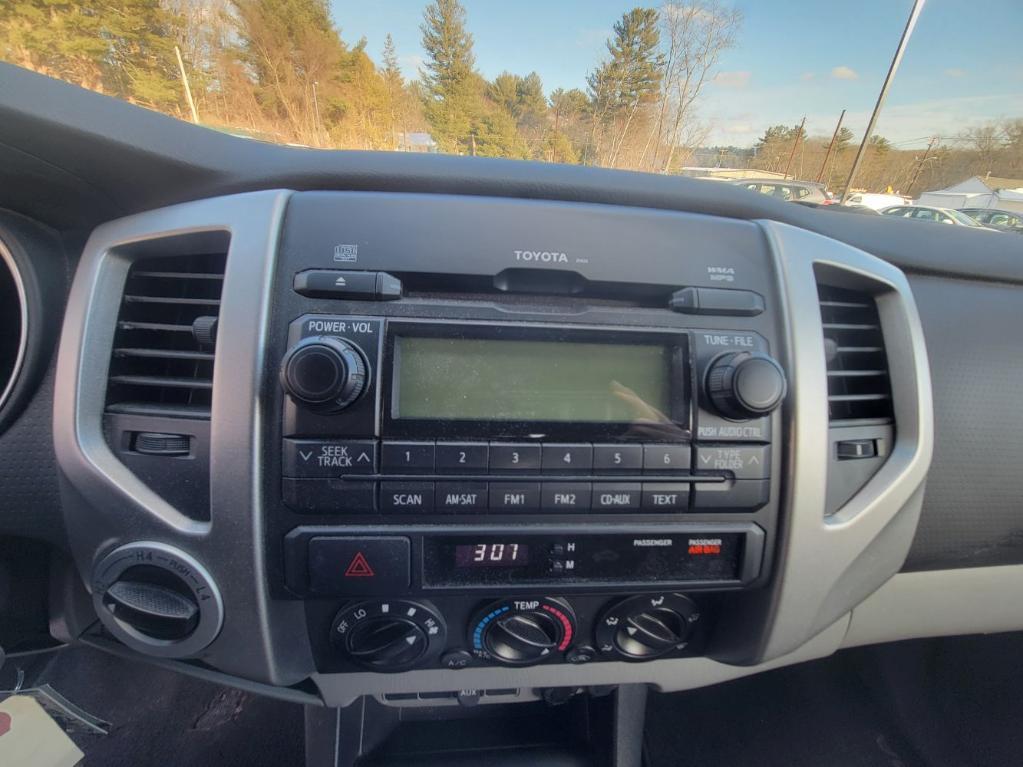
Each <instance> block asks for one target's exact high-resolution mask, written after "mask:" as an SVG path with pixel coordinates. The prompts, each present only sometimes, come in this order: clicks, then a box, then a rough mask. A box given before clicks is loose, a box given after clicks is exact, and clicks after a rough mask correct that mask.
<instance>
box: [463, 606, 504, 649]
mask: <svg viewBox="0 0 1023 767" xmlns="http://www.w3.org/2000/svg"><path fill="white" fill-rule="evenodd" d="M510 609H511V608H510V607H500V608H498V609H496V610H494V611H493V612H491V613H490V614H489V615H485V616H483V619H482V620H481V621H480V622H479V623H477V624H476V629H475V630H474V631H473V632H472V646H473V647H474V648H475V649H477V650H482V649H483V629H484V628H486V625H487V624H488V623H490V621H492V620H494V618H496V617H497V616H498V615H500V614H501V613H506V612H508V611H509V610H510Z"/></svg>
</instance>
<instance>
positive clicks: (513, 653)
mask: <svg viewBox="0 0 1023 767" xmlns="http://www.w3.org/2000/svg"><path fill="white" fill-rule="evenodd" d="M574 634H575V615H574V614H573V613H572V609H571V608H570V607H569V606H568V604H567V603H566V602H564V601H563V600H560V599H553V598H550V597H547V598H544V599H504V600H501V601H500V602H494V603H492V604H489V605H487V606H486V607H484V608H483V609H482V610H480V611H479V612H478V613H477V614H476V616H475V617H474V618H473V620H472V621H471V622H470V624H469V640H470V643H471V644H472V648H473V651H474V652H475V653H476V655H477V656H479V657H481V658H484V659H487V660H495V661H498V662H499V663H505V664H507V665H509V666H529V665H532V664H534V663H542V662H543V661H546V660H548V659H550V658H553V657H554V656H555V655H556V654H557V653H559V652H563V651H564V650H565V649H567V648H568V646H569V644H570V643H571V641H572V637H573V636H574Z"/></svg>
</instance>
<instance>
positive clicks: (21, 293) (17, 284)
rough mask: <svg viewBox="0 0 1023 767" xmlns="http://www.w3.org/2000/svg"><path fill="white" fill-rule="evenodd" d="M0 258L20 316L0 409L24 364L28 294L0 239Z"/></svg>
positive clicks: (26, 348) (0, 398)
mask: <svg viewBox="0 0 1023 767" xmlns="http://www.w3.org/2000/svg"><path fill="white" fill-rule="evenodd" d="M0 259H2V260H3V262H4V264H6V266H7V269H8V271H10V273H11V279H13V280H14V289H15V290H16V291H17V293H18V303H19V305H20V308H19V316H20V318H21V327H20V328H19V333H18V351H17V354H15V357H14V367H12V368H11V375H10V378H9V379H8V380H7V382H6V384H4V387H3V389H0V411H2V410H3V409H4V405H6V404H7V400H8V399H9V398H10V396H11V393H12V392H13V391H14V387H15V385H16V384H17V382H18V377H19V376H20V375H21V369H22V368H23V367H24V366H25V354H26V352H27V350H28V320H29V317H28V295H27V294H26V292H25V282H24V279H23V278H22V276H21V270H20V269H19V268H18V265H17V264H16V263H15V261H14V256H13V255H12V254H11V251H10V249H9V248H8V247H7V244H6V243H5V242H4V241H3V240H0Z"/></svg>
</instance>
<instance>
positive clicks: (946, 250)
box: [0, 64, 1023, 569]
mask: <svg viewBox="0 0 1023 767" xmlns="http://www.w3.org/2000/svg"><path fill="white" fill-rule="evenodd" d="M0 84H2V98H0V208H6V209H8V210H11V211H14V212H16V213H19V214H22V215H25V216H28V217H31V218H33V219H35V220H37V221H40V222H42V223H44V224H46V225H47V226H49V227H51V228H53V229H54V230H55V231H58V232H60V233H61V234H62V235H63V237H64V239H65V242H67V243H69V244H70V246H69V249H74V245H75V244H77V245H80V244H81V240H82V238H83V237H84V236H85V235H87V234H88V232H89V231H90V230H91V229H92V228H93V227H94V226H96V225H98V224H100V223H102V222H104V221H107V220H110V219H113V218H117V217H120V216H124V215H129V214H132V213H136V212H141V211H144V210H149V209H152V208H156V207H160V206H164V205H170V204H174V203H178V202H184V201H188V200H194V199H201V198H206V197H211V196H215V195H220V194H228V193H234V192H241V191H249V190H256V189H267V188H290V189H296V190H306V189H321V190H331V189H343V190H364V191H403V192H428V193H449V194H450V193H457V194H468V195H488V196H498V197H516V198H528V199H546V200H565V201H586V202H593V203H605V204H615V205H626V206H633V207H647V208H655V209H670V210H685V211H691V212H698V213H707V214H712V215H717V216H725V217H731V218H738V219H758V218H764V219H773V220H777V221H781V222H784V223H788V224H791V225H793V226H797V227H800V228H803V229H806V230H810V231H814V232H818V233H820V234H823V235H826V236H829V237H832V238H834V239H837V240H840V241H843V242H846V243H848V244H850V245H853V246H855V247H858V248H861V249H863V250H866V251H868V252H870V253H873V254H874V255H877V256H878V257H880V258H883V259H885V260H887V261H889V262H891V263H893V264H895V265H897V266H899V267H901V268H902V269H904V270H906V271H907V272H909V273H910V275H911V277H912V281H913V287H914V289H915V290H916V291H917V293H918V295H917V299H918V302H919V304H920V311H921V315H922V319H923V323H924V331H925V334H926V336H927V343H928V346H929V353H930V359H931V364H932V371H933V375H934V381H935V408H936V413H935V417H936V423H937V428H938V433H937V437H938V439H937V445H936V448H937V449H936V453H935V458H934V462H933V464H932V469H931V475H930V476H931V480H930V483H929V486H928V491H927V496H926V501H925V506H924V510H923V516H922V521H921V523H920V529H919V532H918V535H917V539H916V543H915V545H914V548H913V551H912V553H911V555H910V559H909V562H908V565H907V566H908V567H909V568H911V569H939V568H944V567H966V566H976V565H990V564H1007V563H1023V522H1021V520H1020V517H1019V514H1018V511H1017V509H1018V501H1017V499H1018V498H1019V497H1020V495H1021V493H1023V484H1021V483H1023V478H1021V475H1020V473H1019V471H1018V469H1017V468H1016V467H1018V466H1019V465H1020V464H1021V463H1023V445H1021V443H1020V441H1019V439H1018V438H1017V435H1018V434H1019V431H1020V430H1019V426H1020V424H1019V423H1018V420H1019V411H1018V409H1015V408H1014V398H1015V392H1014V390H1013V388H1012V387H1011V386H1007V385H1006V384H1007V383H1008V382H1012V381H1014V380H1016V377H1015V376H1016V374H1017V373H1018V369H1019V360H1020V359H1023V339H1021V338H1020V336H1019V335H1018V334H1017V333H1014V332H1012V328H1014V327H1015V326H1016V325H1018V317H1019V316H1020V315H1021V312H1023V293H1021V292H1020V290H1019V289H1018V288H1017V287H1015V286H1014V284H1019V283H1023V239H1021V238H1019V237H1012V236H999V235H993V234H992V235H990V236H989V237H986V239H984V236H983V235H978V234H977V233H975V232H970V231H965V230H961V229H959V228H957V227H932V226H930V225H928V224H926V223H920V224H917V223H916V222H908V223H907V222H905V221H895V220H890V219H887V218H884V217H866V216H847V215H841V214H835V213H830V212H827V211H820V210H814V209H809V208H805V207H802V206H798V205H789V204H786V203H784V202H781V201H777V200H772V199H770V198H766V197H764V196H762V195H757V194H755V193H750V192H747V191H745V190H741V189H738V188H736V187H733V186H730V185H724V184H720V185H718V184H709V183H707V182H701V181H696V180H691V179H685V178H677V177H666V176H653V175H649V174H638V173H628V172H621V171H610V170H603V169H594V168H577V167H564V166H556V165H543V164H536V163H525V162H509V161H501V160H484V159H478V158H461V157H443V156H422V155H408V154H398V153H370V152H323V151H319V150H312V149H302V148H291V147H279V146H273V145H268V144H262V143H259V142H254V141H249V140H245V139H240V138H235V137H231V136H228V135H225V134H220V133H216V132H214V131H210V130H206V129H203V128H197V127H195V126H192V125H189V124H187V123H184V122H180V121H177V120H173V119H171V118H168V117H164V116H162V115H159V114H156V113H153V112H148V111H146V110H143V109H139V108H137V107H133V106H130V105H128V104H124V103H121V102H119V101H117V100H114V99H110V98H107V97H104V96H100V95H97V94H93V93H90V92H87V91H84V90H81V89H79V88H76V87H73V86H70V85H66V84H64V83H61V82H57V81H54V80H51V79H49V78H45V77H42V76H39V75H35V74H31V73H29V72H26V71H24V70H21V69H19V68H17V67H13V66H10V65H7V64H0ZM978 239H983V243H982V244H983V247H982V248H977V244H978ZM48 309H49V310H51V311H52V310H53V308H52V307H49V308H48ZM51 396H52V395H51V390H50V388H49V387H48V386H46V385H44V386H42V387H41V388H40V389H39V390H38V393H37V395H36V398H35V400H36V401H35V402H34V403H32V405H31V406H30V409H29V410H28V411H26V414H25V415H24V416H23V417H22V418H21V419H20V421H19V422H18V423H16V424H15V427H14V428H13V429H11V430H10V431H8V432H7V433H6V434H5V435H3V436H2V437H0V445H2V446H3V454H5V455H10V454H21V455H23V456H24V457H23V458H22V459H20V460H19V461H17V462H15V463H12V464H10V466H11V467H17V469H18V477H19V482H18V483H16V484H13V485H9V486H7V485H5V488H4V492H3V493H2V495H0V533H6V534H11V533H16V534H22V535H34V536H38V537H51V536H52V534H53V533H52V530H53V527H52V525H53V524H54V520H55V519H56V518H57V516H59V515H57V514H56V513H55V512H56V510H55V509H50V508H49V507H50V506H51V505H52V504H55V503H56V493H55V492H53V491H51V490H50V489H49V488H53V487H54V482H55V479H54V465H53V463H52V445H51V444H50V440H51V436H50V430H49V424H48V421H47V420H46V417H47V415H48V413H49V409H50V402H49V400H50V398H51ZM26 430H27V431H29V432H32V433H34V434H35V437H34V438H35V440H36V442H33V443H32V444H33V445H35V447H33V450H38V451H39V453H38V454H36V453H34V452H32V453H25V451H24V446H25V445H26V444H29V442H25V441H23V440H31V439H32V438H31V437H26V436H22V435H23V434H24V432H25V431H26ZM9 451H13V453H10V452H9ZM33 455H37V457H36V458H32V457H31V456H33ZM33 487H35V488H42V489H43V492H42V495H40V494H39V493H38V492H36V493H32V492H28V490H29V489H30V488H33ZM43 506H45V507H47V508H45V509H42V508H40V507H43Z"/></svg>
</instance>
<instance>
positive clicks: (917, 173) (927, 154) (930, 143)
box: [906, 136, 938, 197]
mask: <svg viewBox="0 0 1023 767" xmlns="http://www.w3.org/2000/svg"><path fill="white" fill-rule="evenodd" d="M937 143H938V137H937V136H931V140H930V141H928V142H927V151H925V152H924V156H923V157H921V158H920V162H919V163H918V164H917V166H916V170H915V171H913V179H912V180H911V181H910V182H909V186H907V187H906V196H907V197H912V195H911V194H910V192H912V191H913V187H914V186H916V180H917V179H918V178H920V173H921V171H923V169H924V165H925V164H926V163H927V158H928V157H930V156H931V150H932V149H934V145H935V144H937Z"/></svg>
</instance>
